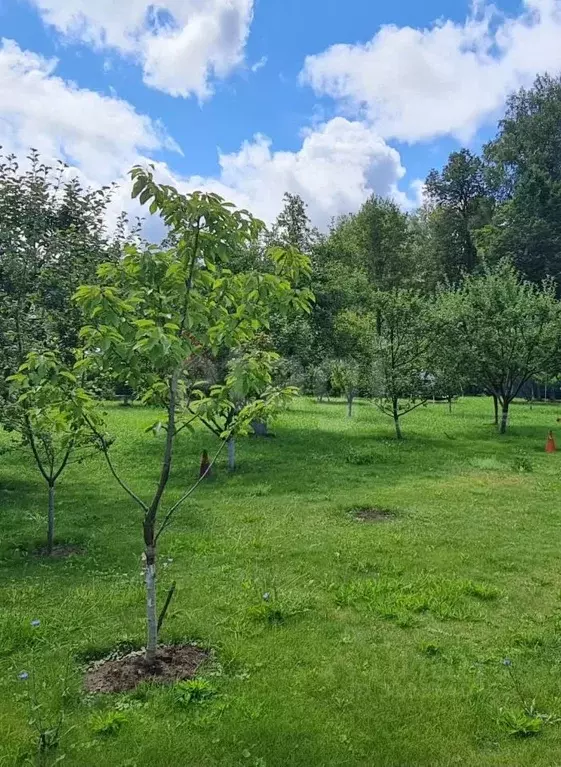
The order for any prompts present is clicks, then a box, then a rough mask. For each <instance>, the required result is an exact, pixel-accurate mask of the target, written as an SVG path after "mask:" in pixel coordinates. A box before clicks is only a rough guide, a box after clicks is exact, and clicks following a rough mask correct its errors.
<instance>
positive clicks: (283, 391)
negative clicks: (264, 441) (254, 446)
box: [187, 349, 298, 471]
mask: <svg viewBox="0 0 561 767" xmlns="http://www.w3.org/2000/svg"><path fill="white" fill-rule="evenodd" d="M278 359H279V355H278V354H276V353H275V352H271V351H266V350H260V349H257V350H253V351H243V350H241V351H240V352H239V353H235V354H234V356H233V357H232V358H231V359H230V360H229V361H228V363H227V373H226V376H225V378H224V381H222V382H219V383H214V384H211V385H210V386H209V390H208V396H207V397H206V398H205V399H204V401H202V402H201V401H200V400H198V399H195V401H194V402H193V404H191V402H190V401H188V402H187V409H188V410H190V412H192V413H193V414H194V415H196V416H197V417H198V418H199V420H200V421H201V422H202V423H203V424H204V425H205V426H206V427H207V428H208V429H210V431H211V432H212V433H213V434H214V435H215V436H216V437H218V438H219V439H226V444H227V448H228V468H229V470H230V471H234V470H235V468H236V441H235V434H234V431H233V427H235V425H236V422H237V421H239V418H240V413H242V412H243V410H244V409H247V408H248V407H249V406H253V407H254V408H258V411H259V420H258V421H257V420H256V421H253V422H252V424H251V425H252V428H254V430H255V427H256V424H257V423H260V424H266V423H267V421H269V420H270V419H271V418H272V417H274V416H275V415H276V414H277V413H278V411H279V409H280V408H282V407H283V406H284V405H285V404H287V402H288V400H289V399H290V398H291V397H294V396H296V394H297V393H298V390H297V389H296V388H295V387H292V386H285V387H283V388H277V387H275V386H273V370H274V365H275V363H276V362H277V361H278ZM202 383H206V382H202ZM225 435H226V436H225Z"/></svg>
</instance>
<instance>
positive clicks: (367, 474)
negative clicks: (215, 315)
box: [0, 399, 561, 767]
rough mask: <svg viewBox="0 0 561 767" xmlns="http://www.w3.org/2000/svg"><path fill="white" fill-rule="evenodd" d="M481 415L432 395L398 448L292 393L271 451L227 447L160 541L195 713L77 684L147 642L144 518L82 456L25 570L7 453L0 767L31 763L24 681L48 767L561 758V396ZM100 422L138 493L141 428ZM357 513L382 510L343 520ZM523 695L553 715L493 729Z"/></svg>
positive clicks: (27, 479)
mask: <svg viewBox="0 0 561 767" xmlns="http://www.w3.org/2000/svg"><path fill="white" fill-rule="evenodd" d="M491 415H492V406H491V404H490V402H489V401H487V400H484V399H481V400H478V399H472V400H463V401H460V402H459V403H458V404H457V405H455V407H454V410H453V412H452V414H449V413H448V408H447V406H446V405H439V404H436V405H430V406H429V407H427V408H426V409H420V410H418V411H416V412H414V413H412V414H411V415H409V416H407V417H406V418H405V419H404V422H403V426H404V433H405V436H406V440H404V441H403V443H398V442H396V441H395V440H394V439H393V433H392V424H391V422H390V421H389V420H386V419H385V418H384V416H382V415H381V414H379V413H378V412H377V411H376V410H375V408H373V407H372V406H371V405H368V404H366V403H359V404H358V405H357V408H356V416H355V417H354V418H353V419H352V420H349V419H347V418H346V417H345V406H344V405H343V404H341V403H325V404H322V405H319V404H316V403H315V402H312V401H309V400H301V401H299V402H298V403H296V404H295V405H294V406H293V407H292V409H291V410H290V411H289V412H287V413H286V414H285V415H284V416H283V417H282V418H281V419H280V420H279V422H278V424H277V425H276V426H275V428H274V431H275V434H276V437H275V438H274V439H267V440H263V439H261V440H259V439H249V438H248V439H245V440H242V441H240V443H239V446H238V460H239V469H238V471H237V472H236V474H235V475H232V476H229V475H228V473H227V472H226V470H225V467H224V466H220V468H219V471H218V473H217V476H216V477H215V478H214V479H213V480H212V481H210V482H208V483H206V484H205V485H204V486H202V487H201V488H200V491H198V492H197V494H196V495H195V496H193V499H192V502H191V503H190V505H188V506H186V507H185V509H184V510H183V512H182V513H181V514H180V515H179V516H178V517H177V518H176V522H175V524H174V526H173V528H172V529H171V530H170V531H169V532H168V533H167V536H165V537H163V538H162V545H161V550H160V553H161V559H160V563H161V564H160V588H161V592H162V594H163V593H164V592H165V590H166V589H167V587H168V586H169V584H170V582H171V581H172V580H176V581H177V593H176V596H175V599H174V602H173V603H172V608H171V609H170V614H169V618H168V620H167V622H166V624H165V626H164V630H163V636H162V641H166V642H176V641H183V640H196V641H198V642H199V643H201V644H203V645H204V646H206V647H209V648H213V651H214V657H213V659H212V661H211V662H210V663H209V664H208V666H207V667H206V668H204V669H203V670H202V671H201V676H202V677H203V678H204V679H205V680H207V681H208V683H209V688H210V691H211V692H214V694H213V695H211V696H209V697H207V698H205V699H204V700H202V701H200V702H196V701H193V700H189V695H188V694H187V691H186V689H185V688H184V687H182V686H179V687H175V688H174V687H169V688H158V687H150V686H143V687H141V688H139V689H138V690H137V691H136V692H134V693H132V694H128V695H118V696H115V695H113V696H91V695H87V694H86V693H85V692H84V691H83V672H84V668H85V667H86V666H87V663H88V661H90V660H91V659H92V658H99V657H102V656H104V655H107V654H108V653H109V652H111V651H112V650H115V648H119V647H120V648H122V649H123V650H124V649H127V648H130V647H135V646H140V645H141V644H142V641H143V637H144V622H143V618H144V606H143V584H142V575H141V563H140V553H141V548H142V539H141V528H140V518H139V513H138V511H137V509H136V507H134V505H133V504H132V503H131V502H130V501H129V500H128V498H127V497H126V496H124V495H123V494H122V491H121V490H120V489H119V488H118V487H117V486H116V485H115V484H114V483H113V481H112V479H111V478H110V476H108V474H107V471H106V469H105V467H104V465H103V464H102V462H101V458H100V457H96V458H93V459H91V460H89V461H88V462H87V463H85V464H83V465H82V466H76V467H71V469H70V470H69V472H68V474H67V475H66V476H65V477H64V479H63V482H62V484H61V486H60V490H59V496H58V537H59V539H61V540H63V541H65V542H70V543H74V544H78V545H80V546H82V547H83V549H84V554H83V555H82V556H75V557H72V558H69V559H60V560H56V561H45V560H44V559H39V558H37V557H34V556H32V555H30V554H29V550H30V549H32V548H33V546H34V545H37V543H38V542H40V540H41V537H42V536H43V534H44V528H45V521H44V520H45V512H46V491H45V488H44V486H43V485H42V484H41V481H40V480H39V477H38V474H37V473H36V471H35V470H34V467H33V466H32V464H31V463H30V461H29V459H28V457H27V456H26V455H24V454H22V453H21V452H10V453H8V454H4V455H3V456H2V458H1V463H0V515H1V516H0V530H1V533H0V536H1V544H0V765H2V767H4V766H5V765H10V767H11V765H18V764H35V763H36V762H35V754H36V747H37V733H36V731H35V730H34V729H33V727H30V725H29V724H28V720H29V710H28V703H27V700H26V697H27V691H29V690H31V689H35V691H36V696H37V701H38V702H39V703H40V708H39V709H38V715H39V716H40V717H42V719H43V722H44V726H48V724H49V723H53V722H56V721H57V712H58V711H59V710H60V709H61V706H62V708H63V710H64V712H65V713H64V721H63V724H62V728H61V733H62V738H61V742H60V745H59V748H58V750H56V751H55V752H53V753H52V754H51V755H50V756H49V758H48V760H47V761H46V762H45V764H55V763H59V762H58V761H57V760H60V761H61V762H62V764H64V765H73V766H74V765H76V766H79V767H88V766H89V765H95V766H96V767H103V766H105V765H109V766H110V767H113V766H115V767H134V766H135V765H136V766H137V767H144V766H145V765H146V766H148V765H150V766H156V767H159V766H160V765H161V766H162V767H167V766H168V765H170V766H175V765H177V766H178V767H182V766H183V765H190V766H192V767H206V766H207V765H208V766H213V767H214V766H219V767H233V766H234V765H236V766H238V765H240V766H244V767H289V766H291V765H298V767H314V766H316V765H317V766H318V767H327V766H335V765H337V766H339V765H351V766H352V765H365V766H366V765H375V766H376V767H377V766H378V765H380V766H383V765H391V766H392V767H393V766H395V767H398V766H399V767H421V766H423V767H425V766H426V767H439V766H445V765H455V764H458V765H464V766H466V767H467V766H470V765H477V766H478V767H481V766H482V765H484V766H490V765H493V766H495V765H501V766H504V767H507V766H508V767H525V766H526V765H527V766H528V767H529V766H530V765H532V767H539V766H543V767H554V765H561V724H556V723H555V717H557V716H560V717H561V598H560V597H561V504H560V498H561V473H560V469H561V464H560V461H561V457H560V456H559V455H546V453H545V452H544V444H545V439H546V436H547V431H548V429H549V428H554V427H555V426H556V418H557V417H558V416H561V406H559V407H556V406H553V405H535V406H533V407H532V408H530V406H528V405H522V404H519V405H516V406H514V407H513V409H512V431H511V433H510V434H509V435H507V436H506V437H504V438H500V437H498V436H497V435H496V433H495V432H494V428H493V426H492V425H491ZM110 419H111V424H112V428H113V431H114V433H115V434H120V435H121V436H120V438H119V440H118V442H117V444H116V446H115V461H116V462H117V463H118V464H119V466H120V467H122V468H123V469H124V470H125V473H126V474H127V476H128V477H129V478H130V480H131V483H132V484H133V485H134V486H135V488H137V489H138V490H139V491H141V492H143V491H144V492H146V493H147V492H148V490H149V489H150V488H151V487H152V485H153V482H154V480H155V477H156V474H157V469H158V460H159V455H160V452H161V449H162V446H161V439H160V438H156V437H153V436H152V435H150V434H146V433H144V427H146V426H147V425H149V424H150V423H152V422H153V420H154V414H153V412H151V411H149V410H143V409H140V408H132V409H126V408H121V407H114V408H112V409H111V412H110ZM0 439H1V438H0ZM205 447H206V448H208V449H209V450H211V449H212V448H213V447H214V438H213V437H210V436H208V435H207V434H206V433H204V432H197V433H196V434H195V435H191V436H188V435H185V436H182V437H181V438H180V439H179V444H178V451H177V455H176V463H175V466H174V476H173V481H172V483H171V486H170V491H169V496H168V497H169V498H170V499H173V498H177V497H178V496H179V494H180V492H181V490H182V489H183V488H185V487H186V486H188V485H189V483H190V482H191V481H192V479H193V477H194V476H196V473H197V464H198V456H199V455H200V451H201V450H202V449H203V448H205ZM362 507H377V508H380V509H383V510H387V511H389V512H391V513H392V515H391V517H390V518H389V519H388V520H386V521H379V522H374V523H371V524H369V523H366V522H363V523H360V522H357V521H355V520H354V518H353V514H352V510H353V509H358V508H362ZM267 593H268V594H269V595H270V598H269V599H268V600H264V599H263V595H264V594H267ZM34 620H40V622H41V623H40V625H39V626H32V625H31V621H34ZM505 658H509V659H511V660H512V666H510V667H507V666H505V665H504V664H503V660H504V659H505ZM22 671H26V672H27V673H29V679H27V680H20V679H19V678H18V675H19V674H20V673H21V672H22ZM513 680H514V681H513ZM515 682H516V684H515ZM63 689H64V690H65V694H64V696H63V699H62V702H61V693H62V691H63ZM534 699H535V707H536V710H537V711H538V712H540V713H542V714H549V715H551V716H552V717H553V720H552V721H551V722H550V723H547V724H545V725H544V726H543V729H542V732H541V733H540V734H539V735H537V736H536V737H526V738H523V737H517V736H515V735H512V734H509V728H510V727H511V726H513V721H514V720H516V718H520V716H521V714H522V709H523V707H524V706H526V707H529V706H531V704H532V701H533V700H534ZM36 715H37V714H36ZM516 726H518V725H516ZM61 757H64V758H63V759H61Z"/></svg>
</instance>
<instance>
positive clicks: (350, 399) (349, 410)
mask: <svg viewBox="0 0 561 767" xmlns="http://www.w3.org/2000/svg"><path fill="white" fill-rule="evenodd" d="M353 399H354V394H349V395H348V396H347V415H348V416H349V418H352V417H353Z"/></svg>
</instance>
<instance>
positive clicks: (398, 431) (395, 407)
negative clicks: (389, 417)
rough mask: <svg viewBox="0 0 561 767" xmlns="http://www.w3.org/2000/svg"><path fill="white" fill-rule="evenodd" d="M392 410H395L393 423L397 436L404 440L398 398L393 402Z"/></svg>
mask: <svg viewBox="0 0 561 767" xmlns="http://www.w3.org/2000/svg"><path fill="white" fill-rule="evenodd" d="M392 408H393V422H394V425H395V436H396V437H397V438H398V439H403V435H402V433H401V426H400V424H399V402H398V400H397V398H396V397H394V399H393V400H392Z"/></svg>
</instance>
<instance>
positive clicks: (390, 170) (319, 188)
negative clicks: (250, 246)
mask: <svg viewBox="0 0 561 767" xmlns="http://www.w3.org/2000/svg"><path fill="white" fill-rule="evenodd" d="M219 161H220V168H221V172H220V176H219V178H218V179H211V178H203V177H200V176H196V177H191V178H189V179H185V180H183V182H182V186H183V188H194V187H199V188H204V189H208V190H212V191H215V192H217V193H218V194H220V195H222V196H223V197H227V198H229V199H231V200H232V201H233V202H235V203H236V204H238V205H241V206H244V207H247V208H249V210H251V211H252V212H253V213H254V214H255V215H257V216H258V217H260V218H263V219H264V220H265V221H267V222H271V221H273V220H274V219H275V218H276V216H277V214H278V213H279V211H280V209H281V207H282V197H283V195H284V193H285V192H292V193H293V194H299V195H301V197H302V198H303V199H304V200H305V201H306V202H307V203H308V211H309V214H310V217H311V219H312V221H313V223H314V224H316V225H317V226H319V227H321V228H325V227H326V226H327V225H328V224H329V222H330V220H331V218H332V217H333V216H337V215H339V214H342V213H349V212H351V211H355V210H357V209H358V208H359V207H360V205H361V204H362V203H363V202H364V200H365V199H366V198H367V197H368V196H369V195H371V194H372V193H376V194H379V195H383V196H390V197H393V198H395V199H396V200H397V201H398V202H399V203H400V204H403V205H405V206H409V205H410V204H411V203H410V201H409V200H408V198H407V197H406V196H405V194H404V193H403V192H401V191H399V190H398V182H399V180H400V179H401V178H402V177H403V176H404V174H405V169H404V168H403V167H402V165H401V161H400V157H399V153H398V152H397V151H396V150H395V149H392V148H391V147H389V146H388V145H387V144H386V143H385V142H384V141H383V139H381V138H380V137H379V136H378V135H377V134H376V133H375V132H373V131H372V130H371V129H370V128H369V127H368V126H367V125H365V124H364V123H362V122H358V121H355V122H353V121H349V120H347V119H345V118H343V117H336V118H334V119H333V120H331V121H329V122H327V123H324V124H323V125H320V126H318V127H316V128H315V129H314V130H308V131H306V132H305V133H304V137H303V142H302V146H301V148H300V149H299V150H298V151H295V152H287V151H274V150H273V148H272V143H271V141H270V139H268V138H266V137H265V136H261V135H257V136H255V137H254V138H253V140H252V141H250V142H249V141H246V142H244V144H243V145H242V147H241V148H240V150H239V151H238V152H234V153H232V154H220V156H219Z"/></svg>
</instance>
